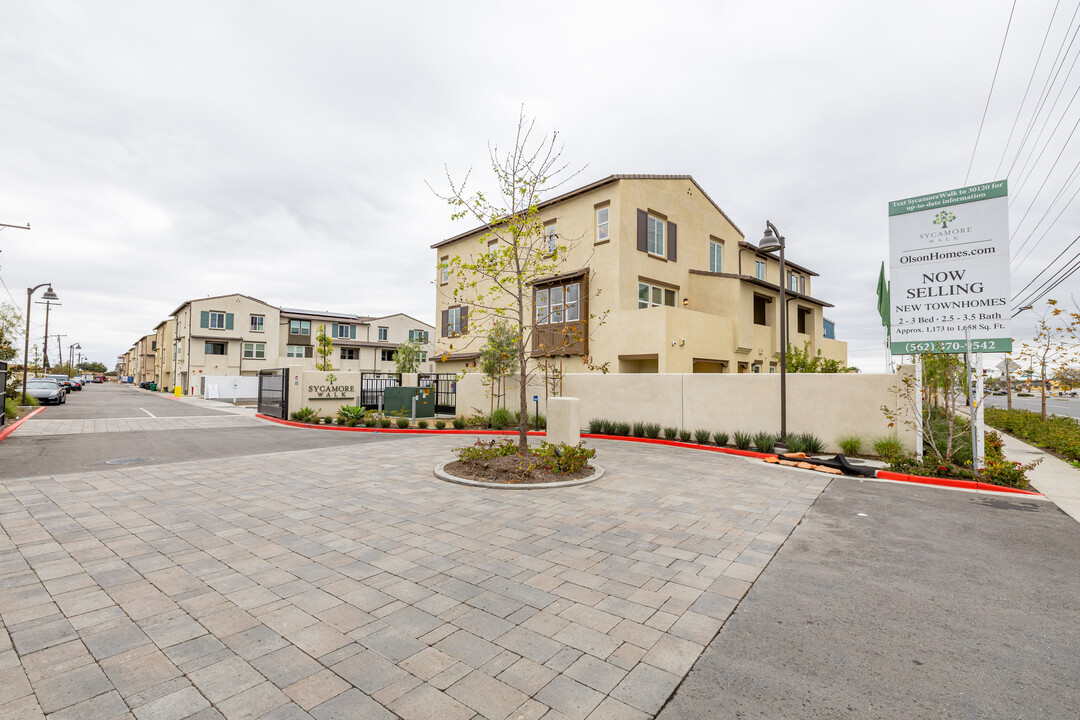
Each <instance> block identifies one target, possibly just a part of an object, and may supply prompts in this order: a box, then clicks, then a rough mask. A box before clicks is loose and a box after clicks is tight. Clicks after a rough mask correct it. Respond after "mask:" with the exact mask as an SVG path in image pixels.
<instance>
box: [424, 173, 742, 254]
mask: <svg viewBox="0 0 1080 720" xmlns="http://www.w3.org/2000/svg"><path fill="white" fill-rule="evenodd" d="M619 180H689V181H690V182H692V183H694V187H696V188H697V189H698V192H700V193H701V194H702V196H703V197H704V198H705V199H706V200H708V201H709V202H710V203H712V206H713V207H714V208H716V211H717V212H719V213H720V214H721V215H723V216H724V219H725V220H727V221H728V222H729V223H731V227H733V228H735V232H737V233H739V235H741V236H742V237H744V238H745V237H746V234H745V233H743V231H742V230H740V229H739V226H738V225H736V224H735V223H734V221H732V219H731V218H729V217H728V215H727V213H726V212H724V211H723V210H722V209H721V208H720V206H719V205H717V204H716V201H715V200H713V199H712V198H711V197H709V193H707V192H705V190H704V188H702V187H701V185H699V184H698V181H697V180H695V179H694V178H693V177H692V176H690V175H625V174H624V175H608V176H607V177H606V178H604V179H603V180H597V181H596V182H594V183H589V184H588V185H584V186H582V187H579V188H577V189H576V190H571V191H570V192H566V193H563V194H562V195H558V196H556V197H553V198H551V199H550V200H544V201H543V202H541V203H539V204H538V205H537V206H536V207H537V209H539V210H543V209H544V208H546V207H550V206H551V205H555V204H556V203H561V202H563V201H565V200H569V199H570V198H574V197H577V196H578V195H582V194H584V193H587V192H589V191H591V190H595V189H596V188H599V187H603V186H605V185H610V184H611V183H614V182H618V181H619ZM489 227H491V226H490V225H481V226H480V227H477V228H473V229H472V230H469V231H468V232H463V233H461V234H460V235H455V236H454V237H452V238H447V239H446V240H441V241H439V242H437V243H435V244H434V245H432V246H431V247H432V248H437V247H442V246H443V245H447V244H449V243H452V242H455V241H457V240H460V239H462V238H465V237H469V236H470V235H475V234H476V233H478V232H480V231H482V230H486V229H487V228H489Z"/></svg>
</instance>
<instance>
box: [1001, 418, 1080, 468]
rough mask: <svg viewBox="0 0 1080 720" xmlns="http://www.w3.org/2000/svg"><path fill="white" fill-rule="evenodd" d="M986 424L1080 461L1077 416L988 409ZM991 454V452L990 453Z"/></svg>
mask: <svg viewBox="0 0 1080 720" xmlns="http://www.w3.org/2000/svg"><path fill="white" fill-rule="evenodd" d="M985 418H986V424H987V425H990V426H992V427H996V428H999V429H1001V430H1004V431H1005V432H1007V433H1009V434H1011V435H1015V436H1016V437H1018V438H1020V439H1021V440H1025V441H1027V442H1029V443H1031V444H1032V445H1037V446H1038V447H1041V448H1046V449H1048V450H1053V451H1054V452H1056V453H1058V454H1059V455H1062V456H1064V457H1065V458H1066V459H1068V460H1080V422H1078V421H1077V420H1076V419H1075V418H1071V417H1061V416H1057V415H1052V416H1048V417H1047V418H1046V419H1045V420H1043V419H1042V415H1041V414H1040V413H1036V412H1029V411H1027V410H1003V409H1001V408H991V407H987V408H985ZM987 454H989V453H987Z"/></svg>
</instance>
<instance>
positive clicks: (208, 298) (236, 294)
mask: <svg viewBox="0 0 1080 720" xmlns="http://www.w3.org/2000/svg"><path fill="white" fill-rule="evenodd" d="M229 297H243V298H247V299H248V300H253V301H255V302H257V303H259V304H260V305H265V306H266V307H269V308H274V309H277V308H276V307H275V306H273V305H271V304H270V303H268V302H265V301H263V300H260V299H259V298H254V297H251V296H250V295H244V294H242V293H229V294H228V295H214V296H213V297H204V298H192V299H191V300H185V301H184V302H182V303H180V306H179V307H177V308H176V309H175V310H173V311H172V312H171V313H169V315H175V314H176V313H178V312H180V311H181V310H183V309H184V307H185V306H187V305H190V304H191V303H193V302H202V301H203V300H220V299H221V298H229Z"/></svg>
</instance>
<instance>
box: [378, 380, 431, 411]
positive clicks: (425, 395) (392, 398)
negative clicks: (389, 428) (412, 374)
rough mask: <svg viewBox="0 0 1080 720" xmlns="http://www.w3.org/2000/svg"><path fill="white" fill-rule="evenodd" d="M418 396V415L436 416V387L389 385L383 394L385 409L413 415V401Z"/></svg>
mask: <svg viewBox="0 0 1080 720" xmlns="http://www.w3.org/2000/svg"><path fill="white" fill-rule="evenodd" d="M414 397H415V398H416V417H418V418H430V417H435V390H434V388H419V387H388V388H386V393H385V395H383V410H385V411H386V412H388V413H396V414H398V415H402V416H404V417H412V401H413V398H414Z"/></svg>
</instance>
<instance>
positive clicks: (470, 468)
mask: <svg viewBox="0 0 1080 720" xmlns="http://www.w3.org/2000/svg"><path fill="white" fill-rule="evenodd" d="M444 469H445V470H446V472H448V473H450V474H451V475H454V476H456V477H459V478H465V479H466V480H476V481H477V482H493V483H503V484H505V485H523V484H527V483H555V482H563V481H566V480H580V479H582V478H587V477H591V476H592V475H593V474H594V473H595V472H596V470H595V469H593V467H592V466H591V465H586V466H585V468H584V469H582V470H579V471H577V472H573V473H562V474H561V475H556V474H555V473H551V472H548V471H547V470H545V469H544V468H537V469H534V470H529V469H528V468H527V467H524V466H523V463H522V461H521V458H519V457H518V456H516V455H506V456H504V457H497V458H492V459H490V460H468V461H462V460H457V461H455V462H452V463H447V464H446V467H445V468H444Z"/></svg>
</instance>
